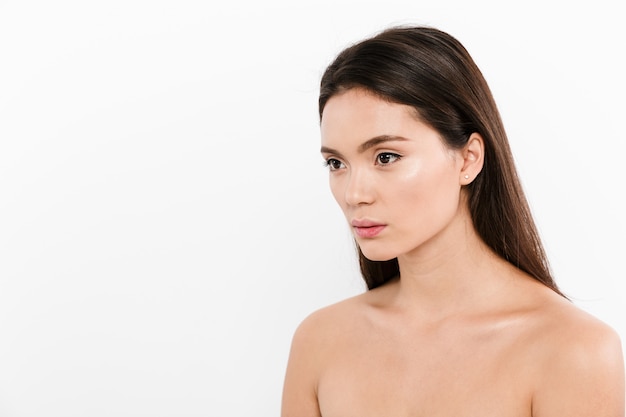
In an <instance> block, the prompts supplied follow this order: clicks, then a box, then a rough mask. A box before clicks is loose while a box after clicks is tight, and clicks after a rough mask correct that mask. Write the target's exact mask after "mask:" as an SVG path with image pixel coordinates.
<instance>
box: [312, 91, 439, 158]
mask: <svg viewBox="0 0 626 417" xmlns="http://www.w3.org/2000/svg"><path fill="white" fill-rule="evenodd" d="M424 129H429V130H432V129H430V128H429V127H428V126H427V125H426V124H425V123H423V122H422V121H421V120H420V119H419V117H418V115H417V112H416V110H415V109H414V108H412V107H411V106H407V105H404V104H398V103H393V102H390V101H389V100H385V99H383V98H381V97H379V96H377V95H375V94H373V93H370V92H368V91H366V90H364V89H359V88H354V89H350V90H347V91H344V92H342V93H339V94H336V95H334V96H333V97H331V98H330V99H329V100H328V102H327V103H326V106H325V107H324V111H323V113H322V120H321V136H322V145H325V146H339V145H340V144H344V143H347V142H351V141H356V142H359V141H365V140H368V139H370V138H372V137H376V136H382V135H388V136H402V137H406V138H412V137H415V136H416V134H418V133H419V132H420V131H422V130H424Z"/></svg>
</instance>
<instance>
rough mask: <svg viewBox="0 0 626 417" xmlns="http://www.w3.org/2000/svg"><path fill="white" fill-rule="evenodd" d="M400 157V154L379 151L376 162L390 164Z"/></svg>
mask: <svg viewBox="0 0 626 417" xmlns="http://www.w3.org/2000/svg"><path fill="white" fill-rule="evenodd" d="M398 159H400V155H398V154H395V153H391V152H383V153H379V154H378V155H377V156H376V162H377V163H378V164H379V165H389V164H391V163H394V162H396V161H397V160H398Z"/></svg>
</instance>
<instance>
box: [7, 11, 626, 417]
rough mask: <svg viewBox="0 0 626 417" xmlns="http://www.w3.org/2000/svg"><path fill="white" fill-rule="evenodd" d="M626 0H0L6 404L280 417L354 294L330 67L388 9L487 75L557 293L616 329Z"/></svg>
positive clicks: (21, 411) (94, 411)
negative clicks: (337, 307)
mask: <svg viewBox="0 0 626 417" xmlns="http://www.w3.org/2000/svg"><path fill="white" fill-rule="evenodd" d="M618 3H619V2H618V1H607V0H599V1H594V2H584V3H583V2H576V1H562V2H559V1H557V2H550V1H545V0H544V1H530V2H523V3H510V4H509V3H507V2H501V1H492V2H488V1H487V2H486V1H471V2H469V1H463V0H457V1H452V0H448V1H441V0H439V1H420V0H412V1H408V0H407V1H393V0H386V1H371V2H370V1H363V0H361V1H345V0H333V1H329V0H324V1H320V0H316V1H309V2H295V1H294V2H288V1H286V0H284V1H276V0H274V1H253V0H246V1H244V2H228V5H226V4H219V5H216V4H215V3H214V2H210V1H195V2H191V1H173V0H171V1H169V0H168V1H134V0H131V1H121V0H114V1H78V0H77V1H54V2H48V1H39V2H31V1H0V416H2V417H5V416H6V417H18V416H20V417H21V416H64V417H70V416H81V417H84V416H159V417H160V416H242V417H243V416H276V415H278V413H279V407H280V394H281V389H282V379H283V374H284V369H285V365H286V360H287V355H288V350H289V343H290V339H291V336H292V333H293V331H294V329H295V327H296V326H297V324H298V323H299V322H300V321H301V320H302V319H303V318H304V317H305V316H306V315H307V314H309V313H310V312H312V311H313V310H315V309H317V308H320V307H322V306H324V305H327V304H330V303H332V302H335V301H338V300H340V299H342V298H345V297H347V296H351V295H353V294H357V293H359V292H361V291H362V290H363V285H362V283H361V279H360V278H359V275H358V270H357V268H356V264H355V256H354V254H353V248H352V244H351V240H350V238H349V234H348V230H347V227H346V226H345V225H344V222H343V218H342V216H341V213H340V211H339V209H338V208H336V207H335V203H334V201H333V200H332V197H331V195H330V193H329V191H328V189H327V182H326V181H327V178H326V177H327V174H326V171H325V169H324V168H323V167H322V160H321V157H320V156H319V154H318V148H319V132H318V120H317V113H316V112H317V108H316V101H317V93H318V83H319V78H320V75H321V73H322V71H323V69H324V67H325V66H326V65H327V64H328V63H329V62H330V60H331V59H332V58H333V57H334V55H335V54H336V53H337V52H339V50H340V49H342V48H343V47H345V46H347V45H348V44H350V43H351V42H354V41H357V40H359V39H361V38H363V37H366V36H369V35H372V34H374V33H375V32H377V31H379V30H381V29H383V28H385V27H387V26H390V25H393V24H399V23H402V24H404V23H413V24H427V25H432V26H435V27H438V28H440V29H443V30H446V31H448V32H450V33H451V34H453V35H454V36H456V37H457V38H458V39H459V40H461V42H462V43H463V44H464V45H465V46H466V47H467V49H468V50H469V51H470V53H471V54H472V55H473V57H474V58H475V60H476V61H477V63H478V65H479V67H480V68H481V69H482V71H483V73H484V75H485V77H486V78H487V80H488V82H489V83H490V86H491V88H492V90H493V93H494V95H495V97H496V101H497V102H498V104H499V106H500V109H501V112H502V116H503V118H504V121H505V125H506V127H507V130H508V133H509V136H510V141H511V145H512V147H513V151H514V154H515V156H516V159H517V163H518V168H519V171H520V175H521V177H522V180H523V183H524V186H525V187H526V191H527V194H528V198H529V199H530V202H531V205H532V208H533V211H534V213H535V215H536V220H537V223H538V225H539V228H540V232H541V233H542V236H543V238H544V241H545V242H544V243H545V245H546V248H547V250H548V253H549V256H550V258H551V262H552V266H553V269H554V272H555V275H556V278H557V281H558V282H559V284H560V285H561V287H562V289H563V290H564V291H565V292H566V293H567V294H568V295H569V296H570V297H571V298H572V299H573V300H574V302H575V303H576V304H578V305H579V306H580V307H581V308H584V309H586V310H587V311H589V312H591V313H592V314H594V315H596V316H597V317H599V318H600V319H602V320H604V321H605V322H607V323H609V324H610V325H611V326H613V327H614V328H615V329H616V330H617V331H618V332H619V333H620V335H621V336H622V338H623V339H626V319H624V311H625V309H624V302H625V301H626V296H625V295H624V291H625V289H626V285H625V284H624V281H625V279H626V267H625V266H624V258H625V257H626V238H625V236H626V220H625V219H624V214H625V213H626V203H625V202H624V191H625V190H626V187H625V186H624V182H625V179H626V164H625V158H626V145H625V136H626V134H625V129H624V120H625V117H624V115H625V110H626V106H625V105H624V97H626V84H625V81H624V74H626V66H625V64H624V54H625V52H624V39H626V30H625V29H624V28H625V27H626V26H625V25H624V24H623V22H622V17H623V13H622V12H621V11H620V10H621V8H620V7H618Z"/></svg>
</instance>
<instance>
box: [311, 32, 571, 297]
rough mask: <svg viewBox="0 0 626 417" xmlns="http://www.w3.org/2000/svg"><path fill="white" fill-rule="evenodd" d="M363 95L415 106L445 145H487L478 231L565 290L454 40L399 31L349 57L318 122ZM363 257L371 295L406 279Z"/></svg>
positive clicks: (340, 65) (476, 209) (391, 264)
mask: <svg viewBox="0 0 626 417" xmlns="http://www.w3.org/2000/svg"><path fill="white" fill-rule="evenodd" d="M354 87H359V88H364V89H366V90H368V91H370V92H372V93H374V94H376V95H378V96H380V97H381V98H384V99H386V100H389V101H392V102H395V103H399V104H405V105H409V106H412V107H413V108H414V109H415V110H417V113H418V114H419V116H420V119H421V120H422V121H424V122H425V123H427V124H429V125H430V126H431V127H433V128H434V129H435V130H437V131H438V132H439V133H440V135H441V136H442V138H443V140H444V141H445V142H446V144H447V145H448V146H449V147H451V148H453V149H460V148H462V147H463V146H464V145H465V144H466V143H467V141H468V139H469V137H470V135H471V134H472V133H475V132H477V133H479V134H480V135H481V136H482V137H483V139H484V141H485V158H484V166H483V169H482V171H481V173H480V174H479V175H478V176H477V177H476V178H475V179H474V181H473V182H472V183H471V184H469V185H468V186H466V190H467V194H468V197H469V198H468V201H469V208H470V213H471V216H472V221H473V223H474V227H475V228H476V230H477V232H478V234H479V236H480V237H481V238H482V239H483V240H484V242H485V243H486V244H487V245H488V246H489V247H491V249H493V250H494V251H495V252H496V253H497V254H498V255H500V256H501V257H502V258H504V259H506V260H507V261H509V262H510V263H511V264H513V265H515V266H516V267H518V268H519V269H521V270H522V271H524V272H526V273H528V274H530V275H531V276H532V277H534V278H535V279H536V280H537V281H539V282H541V283H543V284H545V285H546V286H547V287H549V288H551V289H552V290H554V291H555V292H557V293H558V294H561V295H562V293H561V292H560V291H559V289H558V287H557V285H556V283H555V282H554V279H553V278H552V274H551V272H550V267H549V264H548V260H547V257H546V254H545V251H544V248H543V245H542V243H541V239H540V238H539V233H538V232H537V228H536V226H535V223H534V221H533V218H532V215H531V211H530V208H529V206H528V202H527V200H526V197H525V196H524V192H523V190H522V186H521V184H520V181H519V178H518V175H517V171H516V168H515V164H514V161H513V156H512V154H511V149H510V146H509V142H508V139H507V136H506V132H505V130H504V127H503V124H502V120H501V118H500V113H499V111H498V109H497V107H496V104H495V101H494V99H493V96H492V94H491V91H490V89H489V87H488V85H487V82H486V81H485V79H484V77H483V75H482V73H481V72H480V70H479V69H478V67H477V65H476V64H475V62H474V60H473V59H472V57H471V56H470V55H469V53H468V52H467V50H466V49H465V47H464V46H463V45H462V44H461V43H460V42H459V41H458V40H456V39H455V38H454V37H452V36H450V35H449V34H447V33H445V32H442V31H440V30H438V29H435V28H429V27H394V28H390V29H387V30H385V31H383V32H381V33H379V34H378V35H376V36H374V37H371V38H369V39H366V40H364V41H361V42H359V43H356V44H354V45H352V46H350V47H348V48H347V49H345V50H343V52H341V53H340V54H339V55H338V56H337V57H336V58H335V60H334V61H333V62H332V63H331V64H330V65H329V66H328V68H327V69H326V71H325V72H324V75H323V76H322V79H321V86H320V96H319V116H320V119H321V117H322V113H323V110H324V106H325V105H326V103H327V102H328V100H329V99H330V98H331V97H332V96H333V95H335V94H337V93H339V92H341V91H345V90H347V89H350V88H354ZM358 251H359V262H360V267H361V273H362V275H363V278H364V279H365V282H366V284H367V287H368V288H369V289H373V288H376V287H378V286H380V285H382V284H384V283H386V282H387V281H389V280H391V279H393V278H394V277H397V276H398V275H399V267H398V260H397V258H394V259H391V260H388V261H371V260H369V259H367V258H366V257H365V256H364V255H363V253H362V252H361V251H360V249H359V250H358Z"/></svg>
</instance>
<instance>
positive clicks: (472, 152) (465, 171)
mask: <svg viewBox="0 0 626 417" xmlns="http://www.w3.org/2000/svg"><path fill="white" fill-rule="evenodd" d="M484 160H485V141H484V139H483V137H482V136H481V135H480V134H479V133H476V132H475V133H472V134H471V135H470V137H469V139H468V140H467V144H466V145H465V147H464V148H463V168H462V169H461V185H468V184H470V183H471V182H472V181H474V178H476V176H477V175H478V174H479V173H480V171H481V170H482V169H483V162H484Z"/></svg>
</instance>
